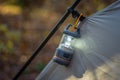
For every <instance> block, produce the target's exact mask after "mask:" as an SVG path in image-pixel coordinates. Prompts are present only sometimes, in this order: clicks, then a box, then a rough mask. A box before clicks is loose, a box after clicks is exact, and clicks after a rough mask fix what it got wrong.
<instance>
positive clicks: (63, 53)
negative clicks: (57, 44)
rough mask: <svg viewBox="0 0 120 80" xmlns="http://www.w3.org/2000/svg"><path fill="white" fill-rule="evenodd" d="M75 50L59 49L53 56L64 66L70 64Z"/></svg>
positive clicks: (55, 60)
mask: <svg viewBox="0 0 120 80" xmlns="http://www.w3.org/2000/svg"><path fill="white" fill-rule="evenodd" d="M72 57H73V51H72V50H63V49H59V48H58V49H57V50H56V52H55V55H54V57H53V61H54V62H56V63H58V64H60V65H64V66H68V65H69V64H70V62H71V60H72Z"/></svg>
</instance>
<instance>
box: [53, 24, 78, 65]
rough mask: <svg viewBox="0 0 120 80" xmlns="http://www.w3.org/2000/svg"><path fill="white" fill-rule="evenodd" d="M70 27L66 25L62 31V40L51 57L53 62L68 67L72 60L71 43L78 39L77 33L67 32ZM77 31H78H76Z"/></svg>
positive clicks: (72, 50)
mask: <svg viewBox="0 0 120 80" xmlns="http://www.w3.org/2000/svg"><path fill="white" fill-rule="evenodd" d="M70 26H71V25H70V24H69V25H67V27H66V28H65V30H64V34H63V37H62V40H61V42H60V44H59V46H58V48H57V49H56V52H55V55H54V57H53V61H54V62H56V63H58V64H61V65H65V66H68V65H69V64H70V62H71V60H72V57H73V53H74V49H73V47H72V42H73V40H74V39H75V38H76V37H80V36H79V34H78V33H77V32H71V31H69V30H68V29H69V27H70ZM76 31H78V30H76Z"/></svg>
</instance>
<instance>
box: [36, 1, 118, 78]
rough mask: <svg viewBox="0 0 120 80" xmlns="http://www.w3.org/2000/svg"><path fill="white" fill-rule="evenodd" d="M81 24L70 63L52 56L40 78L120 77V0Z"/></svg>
mask: <svg viewBox="0 0 120 80" xmlns="http://www.w3.org/2000/svg"><path fill="white" fill-rule="evenodd" d="M79 26H80V27H81V38H79V39H76V40H74V43H73V44H74V45H73V46H74V48H75V53H74V57H73V60H72V62H71V64H70V66H69V67H64V66H61V65H59V64H57V63H55V62H53V61H52V60H51V61H50V62H49V63H48V65H47V66H46V67H45V69H44V70H43V71H42V72H41V73H40V74H39V75H38V77H37V78H36V80H120V0H117V1H116V2H114V3H113V4H111V5H110V6H108V7H106V8H105V9H103V10H101V11H99V12H97V13H95V14H94V15H92V16H90V17H88V18H86V19H85V20H84V22H83V23H82V24H80V25H79Z"/></svg>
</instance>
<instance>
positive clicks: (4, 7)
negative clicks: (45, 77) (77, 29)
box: [0, 0, 115, 80]
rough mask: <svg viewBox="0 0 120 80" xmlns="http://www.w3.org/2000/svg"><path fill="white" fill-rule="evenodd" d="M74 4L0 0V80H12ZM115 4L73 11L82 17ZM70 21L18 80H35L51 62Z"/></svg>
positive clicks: (104, 1) (94, 3)
mask: <svg viewBox="0 0 120 80" xmlns="http://www.w3.org/2000/svg"><path fill="white" fill-rule="evenodd" d="M73 1H75V0H0V80H11V79H12V78H13V76H15V74H16V73H17V72H18V70H20V68H21V67H22V66H23V64H24V63H25V62H26V61H27V60H28V58H29V57H30V56H31V55H32V53H33V51H34V50H35V48H36V47H37V46H38V45H39V43H40V42H41V41H42V40H43V39H44V38H45V37H46V35H47V34H48V33H49V31H50V30H51V29H52V28H53V26H54V25H55V24H56V22H57V21H58V20H59V19H60V17H61V16H62V15H63V14H64V12H65V11H66V9H67V7H68V6H70V5H71V4H72V3H73ZM114 1H115V0H82V1H81V3H80V4H79V6H78V7H77V8H76V9H77V10H78V11H80V12H82V13H83V14H84V15H85V16H90V15H92V14H93V13H95V12H97V11H99V10H101V9H103V8H104V7H106V6H107V5H109V4H111V3H112V2H114ZM74 21H75V20H74V19H72V17H69V18H68V19H67V20H66V21H65V23H64V24H63V26H62V27H61V28H60V29H59V30H58V31H57V33H56V34H55V35H54V36H53V37H52V39H51V40H50V41H49V42H48V43H47V45H46V46H45V47H44V49H43V50H42V51H41V52H40V53H39V55H38V56H37V57H36V58H35V60H34V61H33V62H32V63H31V64H30V66H29V67H28V68H27V69H26V71H25V72H24V73H23V74H22V76H21V77H20V79H19V80H34V79H35V77H36V76H37V75H38V74H39V73H40V72H41V70H42V69H43V68H44V67H45V65H46V64H47V63H48V61H49V60H50V59H51V58H52V56H53V54H54V51H55V49H56V48H57V46H58V44H59V41H60V39H61V36H62V32H63V29H64V26H65V25H66V24H67V23H73V22H74Z"/></svg>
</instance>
